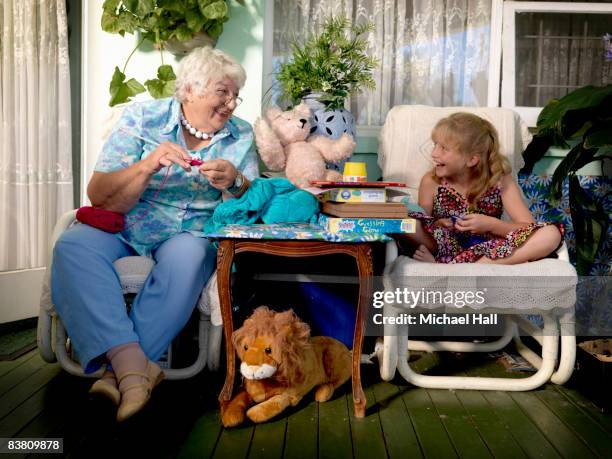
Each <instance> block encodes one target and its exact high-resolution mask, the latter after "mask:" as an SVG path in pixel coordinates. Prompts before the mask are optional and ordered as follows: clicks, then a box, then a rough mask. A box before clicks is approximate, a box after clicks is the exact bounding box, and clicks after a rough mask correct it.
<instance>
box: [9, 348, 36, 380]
mask: <svg viewBox="0 0 612 459" xmlns="http://www.w3.org/2000/svg"><path fill="white" fill-rule="evenodd" d="M36 355H38V352H32V351H30V352H26V353H25V354H23V355H21V356H19V357H18V358H16V359H15V360H4V361H0V377H2V376H4V375H5V374H7V373H8V372H9V371H12V370H14V369H15V368H17V367H18V366H20V365H23V364H24V363H25V362H27V361H28V360H30V359H33V358H34V357H35V356H36Z"/></svg>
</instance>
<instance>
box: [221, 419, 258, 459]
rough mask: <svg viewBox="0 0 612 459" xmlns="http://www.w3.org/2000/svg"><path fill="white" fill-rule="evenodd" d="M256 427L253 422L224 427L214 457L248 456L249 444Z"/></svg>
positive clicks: (222, 458) (223, 458)
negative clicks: (228, 427) (239, 425)
mask: <svg viewBox="0 0 612 459" xmlns="http://www.w3.org/2000/svg"><path fill="white" fill-rule="evenodd" d="M254 430H255V428H254V427H253V424H245V425H243V426H241V427H233V428H231V429H223V431H222V432H221V435H220V436H219V441H218V442H217V447H216V448H215V452H214V453H213V456H212V457H214V458H219V459H225V458H228V457H231V458H232V459H234V458H240V457H245V458H246V457H247V454H248V453H249V446H250V445H251V439H252V438H253V432H254Z"/></svg>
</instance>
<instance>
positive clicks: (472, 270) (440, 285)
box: [384, 256, 577, 314]
mask: <svg viewBox="0 0 612 459" xmlns="http://www.w3.org/2000/svg"><path fill="white" fill-rule="evenodd" d="M384 283H385V289H386V290H387V291H395V290H396V289H400V290H401V291H403V290H404V289H408V290H409V291H414V292H419V291H423V292H433V291H441V292H443V293H444V292H447V291H448V292H469V291H471V292H474V293H476V292H477V291H480V292H482V293H481V294H480V295H481V296H482V297H483V298H484V302H480V303H479V302H476V301H473V302H472V301H470V302H469V303H470V304H448V303H447V302H442V303H440V302H436V300H439V296H438V297H437V298H435V296H434V295H431V296H430V298H429V299H428V300H427V301H422V300H420V301H418V302H417V304H416V308H418V309H439V308H445V309H446V310H449V311H452V312H462V310H463V311H464V312H471V310H487V311H498V312H506V313H511V312H512V311H520V312H521V313H525V314H527V313H538V311H542V310H546V311H550V310H553V309H560V310H567V309H570V308H573V307H574V304H575V302H576V284H577V275H576V270H575V269H574V267H573V266H572V265H571V264H570V263H568V262H566V261H561V260H557V259H548V258H547V259H544V260H539V261H535V262H531V263H521V264H518V265H509V266H508V265H490V264H482V263H463V264H442V263H425V262H420V261H417V260H413V259H412V258H410V257H407V256H400V257H398V258H397V259H396V260H395V261H394V262H393V263H392V265H391V266H390V268H389V270H388V274H387V275H386V276H385V279H384ZM452 295H454V293H453V294H452ZM462 303H466V302H465V301H462ZM396 306H397V307H402V308H409V306H408V305H405V304H396ZM466 309H467V310H466Z"/></svg>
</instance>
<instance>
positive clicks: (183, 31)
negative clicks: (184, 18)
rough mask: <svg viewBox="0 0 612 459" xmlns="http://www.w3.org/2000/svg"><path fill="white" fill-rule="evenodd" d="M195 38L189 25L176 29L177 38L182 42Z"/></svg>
mask: <svg viewBox="0 0 612 459" xmlns="http://www.w3.org/2000/svg"><path fill="white" fill-rule="evenodd" d="M191 37H193V32H192V31H191V29H190V28H189V27H187V25H185V24H182V25H181V26H179V27H177V29H176V38H177V39H178V40H180V41H187V40H189V39H190V38H191Z"/></svg>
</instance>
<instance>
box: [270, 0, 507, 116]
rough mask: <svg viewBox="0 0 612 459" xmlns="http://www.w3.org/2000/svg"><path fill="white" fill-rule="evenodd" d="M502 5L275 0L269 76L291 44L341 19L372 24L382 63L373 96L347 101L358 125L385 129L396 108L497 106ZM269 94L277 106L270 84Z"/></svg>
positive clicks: (486, 0) (489, 1) (492, 1)
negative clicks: (493, 56) (331, 17)
mask: <svg viewBox="0 0 612 459" xmlns="http://www.w3.org/2000/svg"><path fill="white" fill-rule="evenodd" d="M500 5H501V0H311V1H308V0H275V1H274V36H273V43H272V59H271V60H272V63H271V72H272V75H273V74H274V70H275V69H277V68H278V65H279V64H280V62H282V61H284V60H285V59H287V58H288V56H289V54H290V48H289V44H290V42H291V40H292V39H293V38H298V39H299V38H302V37H304V36H305V35H306V34H307V33H308V32H309V31H313V30H317V27H318V26H319V25H320V24H321V23H322V21H323V19H324V18H325V17H327V16H328V15H330V14H333V15H336V16H338V15H344V16H346V17H348V18H349V19H350V20H351V21H353V23H355V24H358V23H362V22H364V21H372V22H373V23H374V25H375V30H374V32H372V33H371V34H370V36H369V37H368V39H369V43H370V52H371V53H372V54H373V55H375V56H377V57H378V58H379V61H380V65H379V68H378V69H377V70H376V71H375V74H374V78H375V80H376V90H375V91H373V92H371V93H370V92H367V93H366V92H364V93H362V94H359V95H353V96H352V97H351V99H350V101H349V107H348V108H349V109H350V111H351V112H352V113H353V115H354V116H355V119H356V121H357V124H358V125H360V126H380V125H382V124H383V122H384V120H385V117H386V115H387V112H388V111H389V109H390V108H391V107H393V106H394V105H398V104H426V105H434V106H486V105H491V104H492V105H497V103H498V101H497V94H498V86H495V88H494V90H493V91H491V90H490V89H489V84H490V82H491V81H492V80H491V79H490V78H489V75H490V74H494V73H495V69H497V72H499V62H492V61H491V60H490V58H489V56H490V54H491V46H492V44H494V43H497V44H499V42H498V40H493V39H492V37H494V36H495V32H494V29H495V24H496V23H497V22H496V17H497V16H498V13H496V11H501V6H500ZM497 55H499V53H497ZM491 66H492V67H491ZM491 69H493V70H491ZM272 80H273V78H272ZM495 84H498V79H496V80H495ZM272 88H273V89H272V91H271V101H272V102H273V103H274V102H275V101H276V100H277V98H278V93H277V92H275V89H274V85H273V82H272ZM490 94H493V97H491V96H490ZM493 99H494V100H493Z"/></svg>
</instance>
